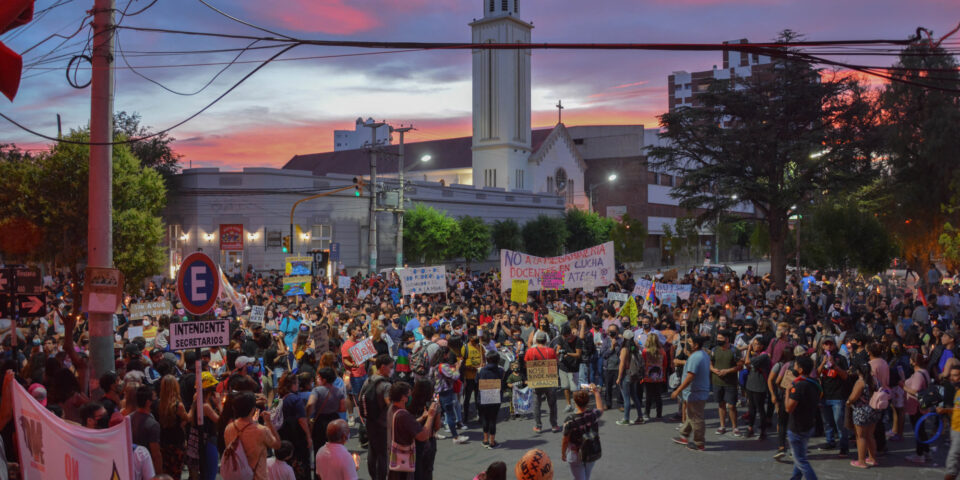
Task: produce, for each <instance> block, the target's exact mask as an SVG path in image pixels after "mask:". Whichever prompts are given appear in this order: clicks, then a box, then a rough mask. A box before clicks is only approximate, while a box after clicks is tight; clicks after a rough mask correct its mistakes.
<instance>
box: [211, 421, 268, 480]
mask: <svg viewBox="0 0 960 480" xmlns="http://www.w3.org/2000/svg"><path fill="white" fill-rule="evenodd" d="M250 425H253V424H252V423H249V424H247V426H246V427H243V429H242V430H240V431H239V432H237V438H234V439H233V441H232V442H230V445H227V448H225V449H224V450H223V455H222V456H221V457H220V476H221V477H223V480H253V468H251V467H250V462H249V461H248V460H247V455H246V453H245V452H244V450H243V442H241V441H240V434H242V433H243V431H244V430H246V429H247V427H249V426H250ZM233 427H234V428H236V427H237V423H236V421H234V422H233ZM258 466H259V463H258Z"/></svg>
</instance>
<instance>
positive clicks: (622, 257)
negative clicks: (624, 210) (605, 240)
mask: <svg viewBox="0 0 960 480" xmlns="http://www.w3.org/2000/svg"><path fill="white" fill-rule="evenodd" d="M610 240H612V241H613V251H614V252H615V254H616V257H617V260H618V261H620V262H623V263H627V262H639V261H641V260H643V251H644V247H645V246H646V241H647V229H646V227H644V225H643V222H641V221H640V220H638V219H636V218H633V217H631V216H630V215H628V214H623V217H621V218H620V221H619V222H617V223H615V224H614V225H613V229H612V230H610Z"/></svg>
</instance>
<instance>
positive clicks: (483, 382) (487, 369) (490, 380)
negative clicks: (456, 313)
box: [477, 351, 506, 448]
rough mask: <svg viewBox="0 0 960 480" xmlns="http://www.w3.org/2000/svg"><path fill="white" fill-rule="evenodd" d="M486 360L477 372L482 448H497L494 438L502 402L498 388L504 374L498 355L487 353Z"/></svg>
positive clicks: (501, 395)
mask: <svg viewBox="0 0 960 480" xmlns="http://www.w3.org/2000/svg"><path fill="white" fill-rule="evenodd" d="M486 360H487V364H486V365H484V367H483V368H481V369H480V371H479V372H477V382H478V384H479V389H480V406H479V411H480V423H481V424H482V425H483V446H484V447H486V448H497V447H499V446H500V444H499V443H497V441H496V440H495V439H494V437H496V435H497V415H498V414H499V413H500V403H501V402H503V394H502V393H501V390H500V386H501V385H502V382H503V378H504V377H505V376H506V373H505V372H504V371H503V369H502V368H500V354H499V353H497V352H496V351H490V352H487V358H486Z"/></svg>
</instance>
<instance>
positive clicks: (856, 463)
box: [850, 460, 870, 468]
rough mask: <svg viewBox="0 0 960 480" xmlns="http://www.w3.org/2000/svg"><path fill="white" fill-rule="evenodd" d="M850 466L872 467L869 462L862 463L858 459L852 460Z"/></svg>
mask: <svg viewBox="0 0 960 480" xmlns="http://www.w3.org/2000/svg"><path fill="white" fill-rule="evenodd" d="M850 466H852V467H857V468H870V466H869V465H867V464H865V463H860V462H859V461H858V460H854V461H852V462H850Z"/></svg>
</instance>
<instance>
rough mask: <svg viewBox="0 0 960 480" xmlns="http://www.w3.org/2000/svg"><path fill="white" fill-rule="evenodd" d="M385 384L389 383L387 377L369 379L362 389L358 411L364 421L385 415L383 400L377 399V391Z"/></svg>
mask: <svg viewBox="0 0 960 480" xmlns="http://www.w3.org/2000/svg"><path fill="white" fill-rule="evenodd" d="M383 382H388V380H387V379H386V378H385V377H381V376H377V377H376V378H368V379H367V381H366V382H364V383H363V386H362V387H360V398H359V399H358V401H357V411H358V412H359V413H360V418H362V419H363V420H364V421H369V420H370V419H375V418H379V417H380V414H381V413H383V398H382V397H381V398H376V397H377V389H378V387H379V386H380V384H381V383H383Z"/></svg>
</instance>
